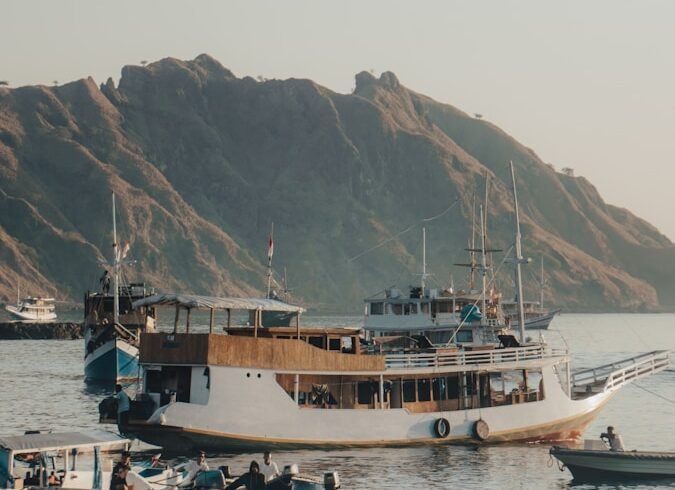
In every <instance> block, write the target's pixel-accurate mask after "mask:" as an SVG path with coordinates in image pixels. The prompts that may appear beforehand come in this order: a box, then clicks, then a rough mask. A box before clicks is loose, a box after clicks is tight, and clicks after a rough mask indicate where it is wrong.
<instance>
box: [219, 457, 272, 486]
mask: <svg viewBox="0 0 675 490" xmlns="http://www.w3.org/2000/svg"><path fill="white" fill-rule="evenodd" d="M242 485H243V486H244V487H245V488H246V490H264V489H265V477H264V476H263V475H262V473H260V465H258V462H257V461H251V464H250V466H249V467H248V473H244V474H243V475H241V476H240V477H239V478H237V479H236V480H234V481H233V482H232V483H230V484H229V485H228V486H226V487H225V490H236V489H237V488H239V487H241V486H242Z"/></svg>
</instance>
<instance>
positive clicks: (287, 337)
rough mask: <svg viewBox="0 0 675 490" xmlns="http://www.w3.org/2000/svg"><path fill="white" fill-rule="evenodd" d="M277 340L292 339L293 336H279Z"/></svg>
mask: <svg viewBox="0 0 675 490" xmlns="http://www.w3.org/2000/svg"><path fill="white" fill-rule="evenodd" d="M275 338H277V339H290V338H291V336H290V335H277V336H276V337H275Z"/></svg>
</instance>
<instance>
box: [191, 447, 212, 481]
mask: <svg viewBox="0 0 675 490" xmlns="http://www.w3.org/2000/svg"><path fill="white" fill-rule="evenodd" d="M187 470H188V476H187V479H186V481H188V482H191V481H194V479H195V478H196V477H197V474H198V473H201V472H202V471H209V464H208V463H207V462H206V453H204V451H200V452H199V456H198V457H197V461H191V462H190V464H189V465H188V466H187Z"/></svg>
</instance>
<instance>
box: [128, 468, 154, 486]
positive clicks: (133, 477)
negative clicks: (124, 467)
mask: <svg viewBox="0 0 675 490" xmlns="http://www.w3.org/2000/svg"><path fill="white" fill-rule="evenodd" d="M125 480H126V482H127V486H128V487H129V488H132V487H133V489H134V490H150V489H152V487H151V486H150V485H148V482H146V481H145V480H144V479H143V477H141V476H140V475H139V474H138V473H136V472H135V471H130V472H128V473H127V477H126V478H125Z"/></svg>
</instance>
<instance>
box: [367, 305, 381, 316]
mask: <svg viewBox="0 0 675 490" xmlns="http://www.w3.org/2000/svg"><path fill="white" fill-rule="evenodd" d="M370 314H371V315H384V303H370Z"/></svg>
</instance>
